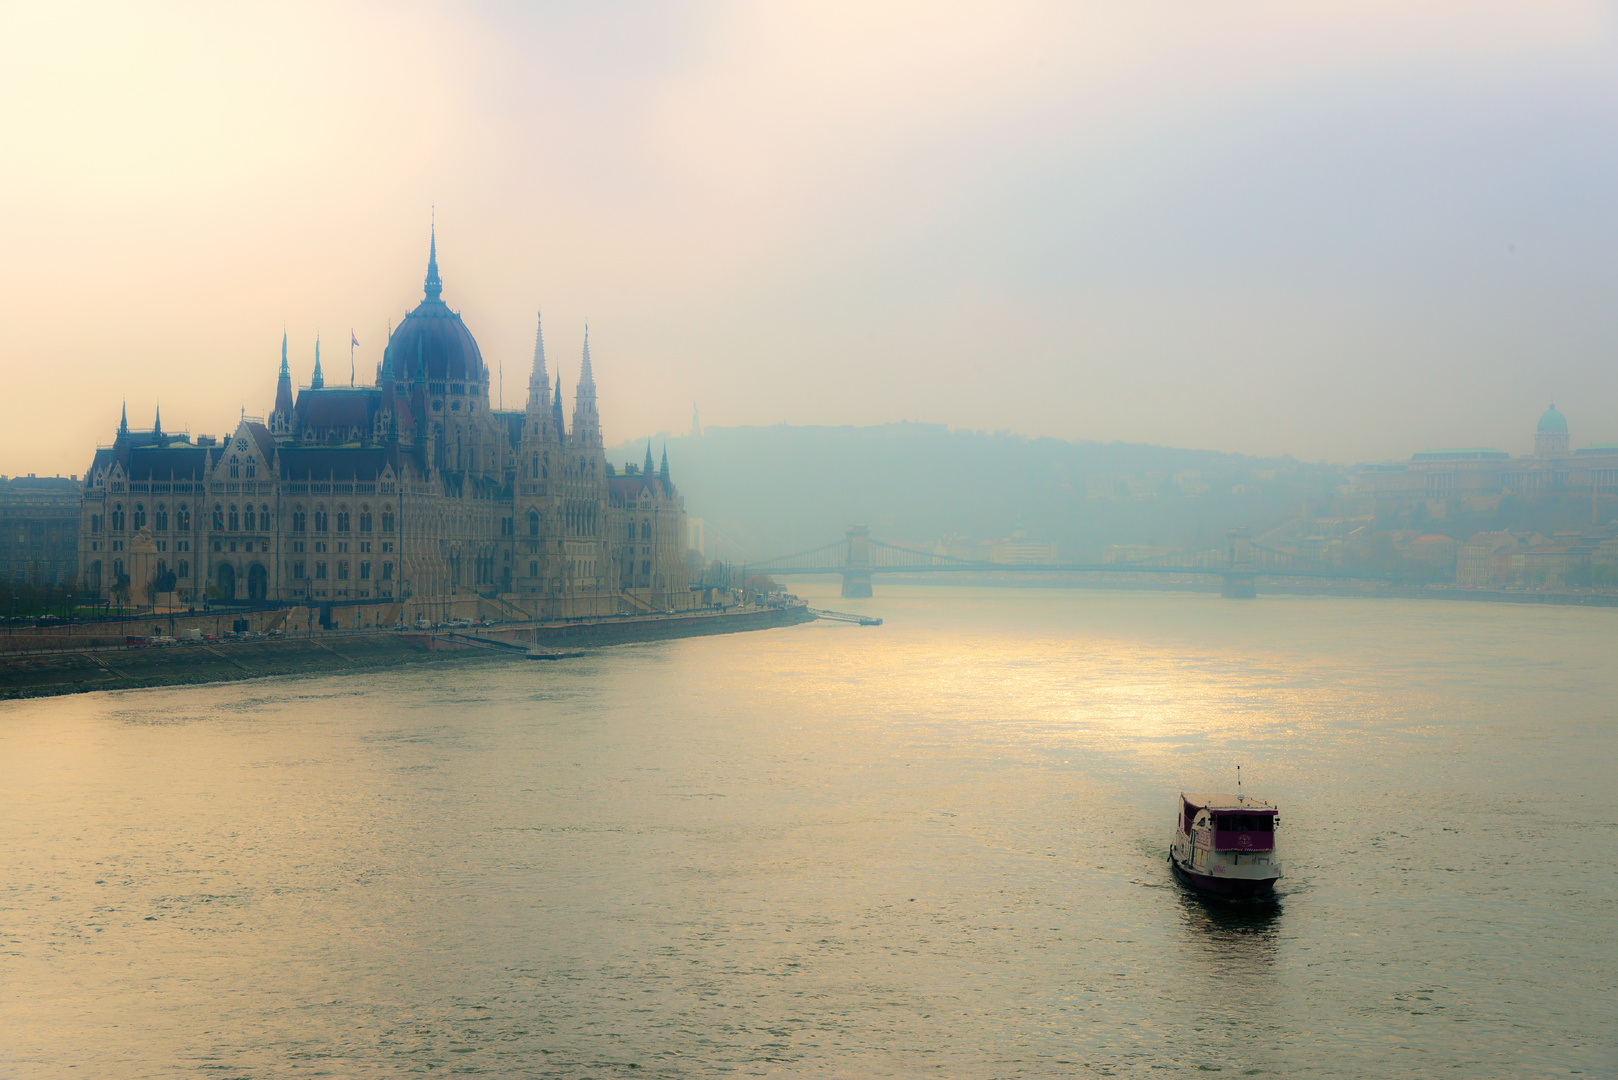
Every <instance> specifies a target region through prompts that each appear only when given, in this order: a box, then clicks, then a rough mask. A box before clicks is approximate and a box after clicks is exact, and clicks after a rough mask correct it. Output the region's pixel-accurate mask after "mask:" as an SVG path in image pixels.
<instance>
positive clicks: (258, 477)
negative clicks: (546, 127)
mask: <svg viewBox="0 0 1618 1080" xmlns="http://www.w3.org/2000/svg"><path fill="white" fill-rule="evenodd" d="M442 293H443V282H442V280H441V279H440V277H439V272H438V239H437V235H436V232H435V234H434V235H433V236H432V238H431V240H430V243H429V248H428V258H427V278H426V285H425V295H424V296H423V298H422V301H421V303H419V304H418V305H417V306H416V308H415V310H413V311H411V312H410V313H409V314H408V315H407V316H405V318H404V320H403V321H402V322H401V323H400V324H399V326H398V328H397V329H395V330H394V331H393V333H392V336H391V337H390V338H389V339H388V343H387V346H386V348H385V349H384V351H383V358H382V363H381V364H380V365H379V367H378V368H377V372H376V382H375V384H374V385H371V386H327V385H326V384H325V379H324V377H323V374H322V372H321V368H320V351H319V345H318V344H317V345H316V347H315V366H314V372H313V377H312V378H311V380H310V383H309V385H308V386H305V387H301V388H300V389H299V390H298V391H297V393H296V395H294V393H293V387H292V375H291V370H290V368H289V366H288V362H287V343H286V337H285V335H283V336H282V340H281V369H280V373H279V376H278V378H277V380H276V388H275V398H274V405H273V407H272V408H271V410H270V414H269V417H268V421H267V422H265V421H263V420H260V419H258V418H252V417H247V416H245V415H244V416H243V417H242V418H241V420H240V422H239V423H238V424H237V426H236V430H235V431H234V432H233V433H232V434H231V435H229V436H228V437H223V438H220V439H214V438H212V437H209V436H199V437H197V438H196V439H195V440H193V439H192V438H190V437H189V436H187V435H184V434H169V433H165V432H164V431H163V425H162V419H161V414H159V416H158V418H157V420H156V421H155V422H154V424H153V426H152V429H151V430H150V431H140V432H136V431H131V430H130V427H129V421H128V411H127V409H126V410H125V413H124V416H123V418H122V420H121V421H120V423H119V426H118V433H117V436H116V438H115V439H114V440H113V442H112V444H111V445H110V446H104V447H101V448H99V449H98V450H97V451H96V453H95V457H94V459H93V460H92V462H91V464H90V468H89V470H88V471H87V473H86V475H85V483H84V489H83V490H84V497H83V503H82V506H81V510H80V522H79V552H78V561H79V567H78V569H79V574H78V579H79V581H80V582H81V583H83V587H84V588H85V589H87V590H88V591H92V592H98V593H99V594H100V595H102V596H103V597H104V598H109V599H110V598H112V597H113V596H114V594H115V593H118V592H125V593H128V594H129V595H130V596H133V597H138V598H140V599H146V598H148V597H152V598H154V599H157V600H158V601H159V602H162V600H165V599H166V600H168V601H170V602H173V603H178V604H182V605H198V604H200V603H201V602H202V601H203V600H204V598H211V599H214V600H218V601H226V602H228V601H238V602H240V601H265V602H271V601H282V602H296V603H307V604H311V605H330V604H337V603H356V602H362V603H363V602H369V603H394V602H402V601H406V600H411V599H414V600H418V601H422V600H427V601H437V600H447V599H450V598H454V597H470V596H471V595H472V594H477V595H481V596H484V597H487V598H489V599H490V600H498V601H500V602H503V603H504V604H506V605H510V606H511V607H513V608H515V609H516V610H515V611H512V612H510V613H511V614H513V615H514V614H517V613H518V612H520V613H522V614H526V615H529V616H531V617H536V618H568V617H580V616H602V615H612V614H617V613H620V612H645V611H674V610H683V609H687V608H689V607H691V606H692V603H693V600H692V594H691V591H690V589H689V587H688V583H687V580H686V578H687V571H686V562H685V538H686V525H685V507H684V501H683V500H682V498H681V497H680V494H679V492H678V490H677V489H676V487H675V486H674V483H673V481H672V480H671V479H670V477H669V464H668V455H667V452H666V451H665V452H664V455H663V460H662V463H661V465H660V466H658V467H655V468H654V466H653V463H652V451H651V447H650V445H648V447H647V451H646V460H645V462H644V463H643V464H641V465H639V466H637V465H634V464H630V465H626V466H625V467H624V469H623V470H622V471H619V470H617V469H615V468H614V467H613V466H611V465H609V464H608V463H607V460H606V455H605V452H604V450H603V448H602V441H601V422H600V416H599V414H598V412H597V407H596V387H595V378H594V373H593V371H592V368H591V360H590V339H589V331H588V329H586V331H585V337H584V350H583V362H582V364H581V367H580V371H579V381H578V385H577V387H576V388H575V390H574V400H573V416H572V421H571V424H569V423H565V422H564V417H563V403H562V386H561V379H560V377H558V378H557V380H556V384H555V386H554V387H553V386H552V383H551V377H550V373H549V371H548V370H547V367H546V362H545V343H544V336H543V331H542V329H541V330H540V331H537V332H536V334H535V339H534V361H533V370H532V373H531V374H530V376H529V380H528V401H527V405H526V407H525V408H524V409H523V410H521V411H516V410H507V411H502V410H498V409H495V408H492V407H491V406H490V402H489V382H490V379H489V371H488V368H487V367H486V366H485V364H484V362H483V355H482V353H481V351H480V350H479V349H478V344H477V341H476V339H474V338H473V336H472V333H471V331H470V330H469V329H468V328H467V326H466V324H465V323H464V322H463V321H462V319H461V316H460V314H459V313H458V312H456V311H453V310H451V309H450V307H449V305H447V304H446V303H444V301H443V299H442Z"/></svg>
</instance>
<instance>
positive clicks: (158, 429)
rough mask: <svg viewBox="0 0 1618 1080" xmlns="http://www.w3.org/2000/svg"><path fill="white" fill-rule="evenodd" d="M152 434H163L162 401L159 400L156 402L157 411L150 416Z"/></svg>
mask: <svg viewBox="0 0 1618 1080" xmlns="http://www.w3.org/2000/svg"><path fill="white" fill-rule="evenodd" d="M152 434H153V435H161V434H163V403H162V402H161V401H160V402H158V403H157V412H156V415H155V416H154V417H153V418H152Z"/></svg>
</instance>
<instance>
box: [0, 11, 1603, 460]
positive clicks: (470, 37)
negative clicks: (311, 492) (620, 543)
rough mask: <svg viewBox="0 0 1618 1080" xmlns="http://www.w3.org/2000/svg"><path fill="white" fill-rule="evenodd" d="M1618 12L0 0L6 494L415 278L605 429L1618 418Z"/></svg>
mask: <svg viewBox="0 0 1618 1080" xmlns="http://www.w3.org/2000/svg"><path fill="white" fill-rule="evenodd" d="M1615 21H1618V19H1615V14H1614V9H1613V7H1612V5H1610V4H1606V3H1599V4H1598V3H1557V2H1536V3H1532V4H1524V3H1520V2H1519V3H1489V2H1486V0H1464V2H1455V3H1419V2H1411V0H1399V2H1387V3H1381V2H1377V0H1351V2H1343V3H1335V2H1317V3H1300V2H1298V0H1287V2H1274V3H1255V2H1242V0H1224V2H1221V3H1218V4H1210V3H1206V2H1197V3H1191V2H1186V3H1157V4H1153V3H1145V2H1134V3H1109V4H1080V3H1074V2H1068V3H1060V4H1050V5H1040V4H1027V5H1019V4H1015V3H1009V2H1004V0H1001V2H997V3H994V4H981V5H977V6H972V7H967V6H953V7H952V6H948V5H944V4H940V3H935V2H927V3H915V4H899V3H893V4H871V3H848V4H839V3H832V2H827V0H817V2H814V3H804V4H799V5H791V4H786V3H768V4H762V3H759V4H745V5H744V4H735V5H727V4H699V3H692V4H682V5H674V4H617V5H613V4H585V3H574V4H544V5H539V4H536V5H517V4H509V5H508V4H485V5H481V6H479V5H471V4H463V5H457V6H454V7H451V6H442V7H439V6H431V5H412V4H390V5H380V4H379V5H362V4H354V5H338V4H330V3H321V4H314V5H309V6H299V5H297V4H291V3H279V4H273V5H254V6H249V5H206V4H196V5H164V4H159V3H144V4H139V5H129V4H108V5H105V6H97V5H93V4H85V5H78V6H69V5H54V4H38V3H36V4H31V5H25V4H19V3H11V4H6V5H4V6H0V40H3V41H5V42H6V43H7V48H6V50H5V51H6V57H5V62H4V64H3V65H0V94H4V98H5V101H6V102H7V106H6V108H5V109H4V110H3V111H0V147H3V150H0V197H3V202H4V207H5V226H4V230H3V237H4V239H3V249H0V296H3V297H4V301H3V303H4V307H3V311H4V318H3V319H0V357H3V362H4V365H5V373H6V376H7V378H6V391H7V392H6V393H5V395H4V397H3V398H0V472H6V473H13V474H14V473H19V472H29V471H34V472H40V473H52V472H57V471H60V472H62V473H69V472H80V473H82V472H83V470H84V467H85V464H86V463H87V462H88V460H89V457H90V453H91V450H92V448H93V446H94V445H95V443H96V442H98V441H101V442H105V441H108V440H109V439H110V438H111V435H112V432H113V428H114V425H115V424H116V422H117V417H118V407H119V403H120V401H121V400H123V399H124V398H126V397H127V399H128V401H129V410H130V419H131V422H132V423H133V424H138V425H143V426H149V425H150V423H151V418H152V408H153V405H154V403H155V402H156V401H157V400H158V399H159V398H160V399H161V401H162V405H163V416H164V421H165V427H167V428H170V429H181V428H189V429H190V430H191V431H193V432H204V433H217V432H219V431H221V430H223V429H225V428H228V427H229V426H230V425H231V424H232V423H233V422H234V420H235V418H236V416H237V415H238V413H239V411H240V410H241V408H243V407H245V408H246V410H247V412H248V413H249V414H250V415H251V414H263V413H265V412H267V411H268V409H269V407H270V404H271V401H272V399H273V394H274V388H275V372H276V367H277V364H278V362H279V350H280V342H281V331H282V327H283V326H285V327H286V329H287V330H288V332H289V333H290V335H291V341H292V360H293V370H294V375H295V378H296V379H297V380H298V381H300V382H307V380H308V377H309V371H310V369H311V367H312V365H313V359H314V357H313V352H314V340H315V335H316V333H317V332H318V333H320V334H321V335H322V338H323V340H324V342H325V346H324V349H323V356H324V358H325V369H326V373H327V377H328V380H330V381H339V380H344V379H346V378H347V370H346V369H347V364H348V357H347V352H348V349H347V342H348V335H349V330H350V328H351V327H352V329H353V331H354V332H355V334H357V335H358V337H359V340H360V342H361V348H360V349H359V350H358V351H357V354H356V356H357V361H358V367H359V370H360V374H361V381H368V379H369V378H370V375H369V374H368V373H374V370H375V366H376V363H377V361H378V360H379V359H380V356H381V347H382V344H383V340H384V337H385V333H386V329H387V326H388V323H389V321H390V320H393V321H395V322H396V321H397V320H398V319H399V318H400V317H402V316H403V315H404V313H405V312H407V311H408V310H409V309H410V308H411V307H413V306H414V305H415V303H416V302H417V301H418V300H419V298H420V295H421V279H422V275H423V271H424V269H425V261H426V247H427V230H428V217H429V208H430V207H431V206H433V205H435V204H436V206H437V220H438V236H439V254H440V262H441V266H442V270H443V275H444V280H445V292H444V295H445V299H446V300H447V301H449V302H450V304H451V305H453V306H455V307H458V308H460V309H461V311H462V312H463V314H464V316H465V318H466V320H467V323H468V325H469V326H470V327H471V329H472V331H473V333H474V334H475V335H476V336H477V338H478V341H479V342H480V344H481V345H482V348H483V353H484V357H485V359H486V360H487V361H488V362H489V364H490V367H491V368H498V366H499V365H500V364H501V363H502V362H503V364H504V368H505V381H506V395H505V399H506V402H507V404H520V403H521V401H522V399H523V392H524V387H525V385H526V380H527V374H528V368H529V359H530V355H531V352H532V340H533V322H534V310H535V308H536V307H538V308H542V309H543V311H544V313H545V322H546V328H547V335H546V344H547V347H548V350H549V354H550V356H551V359H552V363H553V369H554V367H555V366H556V365H557V364H559V365H560V366H561V368H562V372H563V379H564V382H565V385H566V387H567V389H568V391H569V393H570V394H571V390H572V387H573V382H574V377H575V375H576V373H577V370H578V359H577V358H578V354H579V344H580V338H581V334H582V328H583V324H584V321H585V320H586V318H588V319H589V322H590V327H591V338H592V342H591V344H592V351H593V353H594V356H595V359H596V372H597V380H598V383H599V385H600V388H601V396H602V417H603V422H604V424H605V427H606V435H607V438H608V439H609V441H615V440H618V439H621V438H629V437H633V436H636V435H640V434H643V433H647V432H651V431H655V430H659V429H671V430H684V429H685V428H686V427H687V426H688V425H689V423H690V415H691V403H692V401H693V400H695V401H697V402H699V403H700V405H701V408H702V416H703V420H704V421H705V422H706V423H711V424H724V425H730V424H746V423H774V422H779V421H786V422H790V423H856V424H862V423H876V422H882V421H889V420H900V419H910V420H924V421H936V422H942V423H948V424H951V425H957V426H964V427H972V428H985V429H1000V428H1009V429H1012V430H1014V431H1019V432H1024V433H1028V434H1043V435H1054V436H1060V437H1064V438H1093V439H1102V440H1111V439H1124V440H1129V441H1141V442H1156V443H1168V444H1174V445H1180V446H1196V447H1208V448H1215V449H1224V450H1238V451H1245V452H1250V453H1281V452H1291V453H1295V454H1297V455H1298V456H1300V457H1303V458H1307V459H1315V458H1320V457H1330V458H1333V459H1351V460H1363V459H1373V458H1388V457H1404V456H1406V455H1408V454H1409V453H1411V452H1412V451H1414V450H1417V449H1421V448H1423V447H1427V446H1456V445H1463V446H1465V445H1494V446H1499V447H1501V448H1502V449H1508V450H1512V451H1514V452H1522V451H1526V450H1527V449H1528V448H1529V446H1530V445H1531V439H1532V430H1533V425H1534V422H1535V420H1536V419H1537V417H1538V414H1539V413H1540V411H1542V410H1543V408H1544V407H1545V405H1546V403H1547V402H1548V401H1550V400H1551V399H1553V398H1554V399H1555V401H1556V403H1557V404H1558V405H1559V406H1561V407H1562V408H1563V409H1564V411H1565V412H1566V413H1567V415H1568V418H1569V422H1570V425H1571V427H1572V430H1573V441H1574V444H1575V445H1579V444H1584V443H1590V442H1598V441H1618V410H1615V405H1618V365H1615V362H1614V361H1615V359H1618V325H1615V320H1618V307H1615V304H1614V302H1613V301H1614V298H1615V296H1618V228H1615V226H1618V213H1615V209H1618V207H1615V192H1618V124H1615V120H1618V32H1615V31H1618V27H1615Z"/></svg>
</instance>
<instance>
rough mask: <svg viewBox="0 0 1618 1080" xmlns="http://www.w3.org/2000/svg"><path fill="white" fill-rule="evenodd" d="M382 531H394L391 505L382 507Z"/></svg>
mask: <svg viewBox="0 0 1618 1080" xmlns="http://www.w3.org/2000/svg"><path fill="white" fill-rule="evenodd" d="M382 531H383V532H385V533H390V532H392V531H393V507H391V506H384V507H383V508H382Z"/></svg>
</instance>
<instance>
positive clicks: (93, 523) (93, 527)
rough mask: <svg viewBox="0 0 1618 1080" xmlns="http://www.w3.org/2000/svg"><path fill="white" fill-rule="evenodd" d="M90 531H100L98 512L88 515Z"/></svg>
mask: <svg viewBox="0 0 1618 1080" xmlns="http://www.w3.org/2000/svg"><path fill="white" fill-rule="evenodd" d="M90 531H91V532H93V533H98V532H100V531H101V515H100V514H91V515H90Z"/></svg>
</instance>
